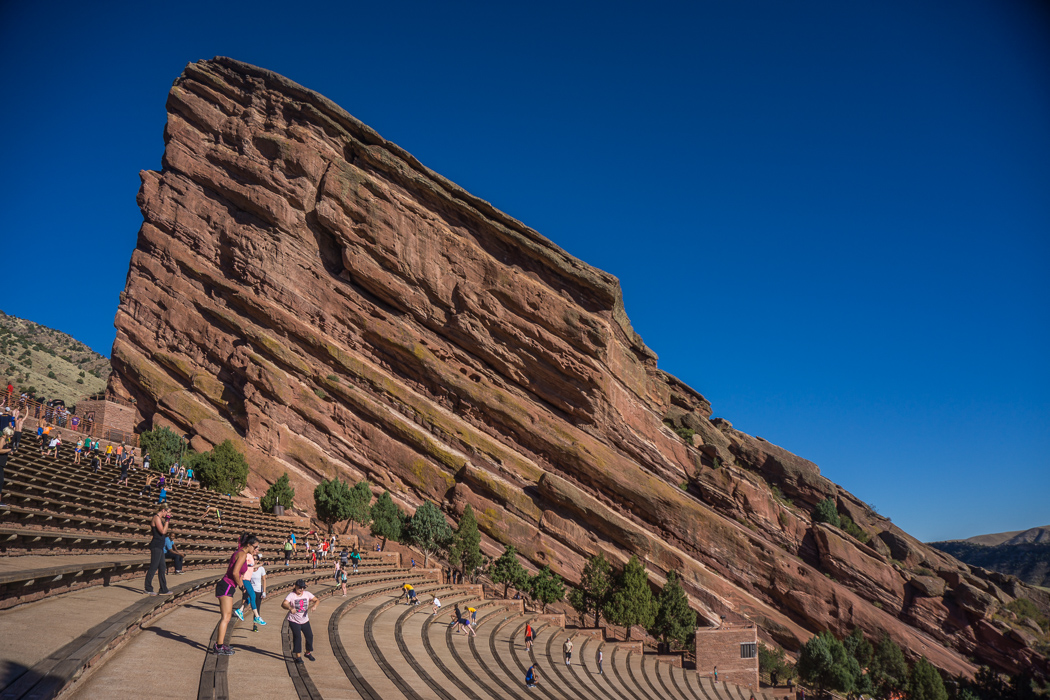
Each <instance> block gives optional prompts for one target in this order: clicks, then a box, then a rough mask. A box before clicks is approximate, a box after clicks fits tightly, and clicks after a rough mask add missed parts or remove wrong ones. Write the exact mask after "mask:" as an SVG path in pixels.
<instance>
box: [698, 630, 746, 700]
mask: <svg viewBox="0 0 1050 700" xmlns="http://www.w3.org/2000/svg"><path fill="white" fill-rule="evenodd" d="M745 644H753V645H754V651H755V654H754V656H753V657H751V658H742V657H743V653H744V652H743V649H744V645H745ZM716 668H717V669H718V680H719V682H726V683H733V684H735V685H743V686H747V687H749V688H751V689H752V690H755V691H757V690H758V628H757V627H754V626H749V627H735V626H734V627H702V628H700V629H698V630H697V631H696V672H697V673H698V674H700V675H701V676H705V677H712V676H713V675H714V670H715V669H716Z"/></svg>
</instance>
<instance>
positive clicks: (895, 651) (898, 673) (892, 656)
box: [868, 632, 908, 698]
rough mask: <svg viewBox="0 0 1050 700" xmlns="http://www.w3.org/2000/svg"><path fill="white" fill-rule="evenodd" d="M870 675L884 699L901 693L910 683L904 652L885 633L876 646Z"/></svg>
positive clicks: (869, 670) (869, 668)
mask: <svg viewBox="0 0 1050 700" xmlns="http://www.w3.org/2000/svg"><path fill="white" fill-rule="evenodd" d="M868 675H869V676H871V683H872V685H873V686H874V688H875V690H876V692H877V693H878V694H879V695H880V696H881V697H884V698H886V697H889V696H890V695H892V694H894V693H899V692H901V691H902V690H904V687H905V685H906V684H907V682H908V662H907V661H905V660H904V652H902V651H901V648H900V647H899V646H897V644H896V643H895V642H894V641H893V640H892V639H890V637H889V635H887V634H886V633H885V632H883V634H882V636H881V637H880V638H879V641H878V642H877V643H876V644H875V650H874V653H873V654H872V656H871V664H869V666H868Z"/></svg>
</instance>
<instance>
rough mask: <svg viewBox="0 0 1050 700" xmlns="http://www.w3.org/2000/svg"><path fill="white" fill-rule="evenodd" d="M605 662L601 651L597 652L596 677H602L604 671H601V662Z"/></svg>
mask: <svg viewBox="0 0 1050 700" xmlns="http://www.w3.org/2000/svg"><path fill="white" fill-rule="evenodd" d="M603 661H605V654H604V653H603V652H602V650H601V649H599V650H598V675H599V676H604V675H605V671H603V670H602V662H603Z"/></svg>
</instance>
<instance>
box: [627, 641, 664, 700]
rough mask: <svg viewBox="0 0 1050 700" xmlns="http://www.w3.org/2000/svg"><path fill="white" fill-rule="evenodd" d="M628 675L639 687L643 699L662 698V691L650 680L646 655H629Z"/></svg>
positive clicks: (635, 653) (634, 653)
mask: <svg viewBox="0 0 1050 700" xmlns="http://www.w3.org/2000/svg"><path fill="white" fill-rule="evenodd" d="M627 673H628V675H629V676H630V677H631V679H632V680H633V681H634V683H635V685H636V686H637V687H638V690H639V692H640V694H641V695H642V697H646V698H658V697H661V692H660V689H659V688H658V687H657V686H656V685H655V684H654V683H653V681H652V680H651V679H650V678H649V674H648V672H647V670H646V668H645V654H639V653H637V652H633V653H631V654H628V655H627Z"/></svg>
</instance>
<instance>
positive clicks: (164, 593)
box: [160, 591, 172, 595]
mask: <svg viewBox="0 0 1050 700" xmlns="http://www.w3.org/2000/svg"><path fill="white" fill-rule="evenodd" d="M160 594H161V595H172V592H171V591H161V592H160Z"/></svg>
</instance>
